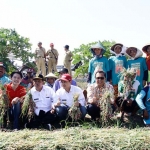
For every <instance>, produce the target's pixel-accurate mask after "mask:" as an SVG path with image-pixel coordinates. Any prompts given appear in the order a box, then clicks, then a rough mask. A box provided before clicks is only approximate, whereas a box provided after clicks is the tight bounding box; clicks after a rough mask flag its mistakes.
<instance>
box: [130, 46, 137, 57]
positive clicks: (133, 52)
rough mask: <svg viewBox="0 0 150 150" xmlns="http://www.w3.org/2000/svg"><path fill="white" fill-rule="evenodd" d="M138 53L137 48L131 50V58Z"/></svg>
mask: <svg viewBox="0 0 150 150" xmlns="http://www.w3.org/2000/svg"><path fill="white" fill-rule="evenodd" d="M136 53H137V49H136V48H131V49H130V56H131V57H133V58H134V57H135V55H136Z"/></svg>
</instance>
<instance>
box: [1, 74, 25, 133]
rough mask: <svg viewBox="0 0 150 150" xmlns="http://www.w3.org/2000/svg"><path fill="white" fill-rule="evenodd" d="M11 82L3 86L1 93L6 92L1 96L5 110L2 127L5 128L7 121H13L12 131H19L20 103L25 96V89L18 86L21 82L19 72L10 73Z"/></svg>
mask: <svg viewBox="0 0 150 150" xmlns="http://www.w3.org/2000/svg"><path fill="white" fill-rule="evenodd" d="M10 76H11V80H12V82H11V83H9V84H6V85H4V90H3V92H6V94H7V95H5V96H4V95H3V94H4V93H3V92H2V95H1V96H3V97H4V101H5V104H8V105H7V106H5V107H6V108H7V110H6V115H5V116H4V127H6V121H7V123H8V122H9V121H13V129H15V130H18V129H19V116H20V113H21V103H22V102H23V98H24V96H25V95H26V89H25V88H24V87H23V86H21V85H20V82H21V80H22V74H21V72H12V73H11V75H10Z"/></svg>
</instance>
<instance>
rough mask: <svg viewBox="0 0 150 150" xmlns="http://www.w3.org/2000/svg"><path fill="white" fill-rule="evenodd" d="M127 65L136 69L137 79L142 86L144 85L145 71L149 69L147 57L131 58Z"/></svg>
mask: <svg viewBox="0 0 150 150" xmlns="http://www.w3.org/2000/svg"><path fill="white" fill-rule="evenodd" d="M127 67H128V68H135V69H136V72H137V74H136V79H137V80H138V81H139V82H140V84H141V87H143V77H144V71H146V70H147V65H146V61H145V58H143V57H139V58H137V59H135V60H131V59H130V60H128V61H127Z"/></svg>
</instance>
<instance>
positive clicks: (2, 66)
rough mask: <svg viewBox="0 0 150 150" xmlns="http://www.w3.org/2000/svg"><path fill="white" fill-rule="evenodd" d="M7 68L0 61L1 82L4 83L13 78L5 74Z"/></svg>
mask: <svg viewBox="0 0 150 150" xmlns="http://www.w3.org/2000/svg"><path fill="white" fill-rule="evenodd" d="M5 69H6V67H5V65H4V64H3V63H2V62H0V83H1V84H2V85H4V84H7V83H10V82H11V80H10V79H9V78H8V77H7V76H6V75H5Z"/></svg>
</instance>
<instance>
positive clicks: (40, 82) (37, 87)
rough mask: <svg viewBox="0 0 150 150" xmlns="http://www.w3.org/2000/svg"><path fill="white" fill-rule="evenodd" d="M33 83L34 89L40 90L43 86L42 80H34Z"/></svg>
mask: <svg viewBox="0 0 150 150" xmlns="http://www.w3.org/2000/svg"><path fill="white" fill-rule="evenodd" d="M33 81H34V82H33V84H34V86H35V88H36V89H40V88H42V86H43V84H44V82H43V80H40V79H36V80H33Z"/></svg>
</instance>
